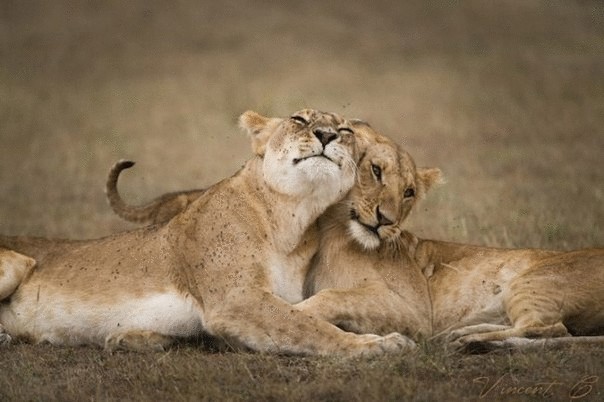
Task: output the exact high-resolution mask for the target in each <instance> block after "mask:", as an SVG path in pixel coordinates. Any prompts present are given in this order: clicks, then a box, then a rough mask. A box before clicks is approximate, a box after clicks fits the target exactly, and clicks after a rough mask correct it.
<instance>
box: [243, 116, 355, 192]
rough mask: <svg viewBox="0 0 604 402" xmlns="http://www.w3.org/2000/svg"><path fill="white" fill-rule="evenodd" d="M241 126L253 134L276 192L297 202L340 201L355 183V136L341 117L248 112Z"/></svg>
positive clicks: (350, 127) (268, 181) (271, 184)
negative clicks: (272, 115) (312, 198)
mask: <svg viewBox="0 0 604 402" xmlns="http://www.w3.org/2000/svg"><path fill="white" fill-rule="evenodd" d="M240 120H241V124H242V126H243V127H244V128H246V129H248V131H250V133H251V134H252V142H253V144H252V145H253V148H254V151H255V152H256V153H257V154H258V155H260V156H262V157H263V159H264V162H263V165H264V178H265V181H266V182H267V183H268V184H269V185H270V186H271V187H272V188H273V189H274V190H276V191H278V192H280V193H283V194H287V195H291V196H297V197H307V196H311V195H316V196H320V197H321V198H324V199H326V200H329V202H330V203H333V202H336V201H337V200H339V199H341V198H342V197H343V196H344V195H345V194H346V193H347V192H348V191H349V190H350V188H351V187H352V185H353V184H354V179H355V163H354V161H355V149H356V148H355V137H354V132H353V129H352V126H351V125H350V124H349V123H348V122H347V121H346V120H345V119H344V118H342V117H340V116H338V115H336V114H332V113H324V112H319V111H316V110H311V109H304V110H301V111H299V112H296V113H294V114H293V115H292V116H291V117H289V118H266V117H262V116H260V115H258V114H257V113H254V112H246V113H244V114H243V115H242V117H241V119H240Z"/></svg>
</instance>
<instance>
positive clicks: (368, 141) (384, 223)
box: [344, 121, 441, 249]
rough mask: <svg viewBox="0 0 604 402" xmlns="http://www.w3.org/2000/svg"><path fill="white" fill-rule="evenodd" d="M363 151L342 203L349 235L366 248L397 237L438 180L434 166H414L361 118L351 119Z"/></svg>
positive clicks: (391, 143)
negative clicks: (417, 205)
mask: <svg viewBox="0 0 604 402" xmlns="http://www.w3.org/2000/svg"><path fill="white" fill-rule="evenodd" d="M352 124H353V127H354V130H355V133H356V135H357V136H358V141H359V142H361V143H362V144H363V145H362V148H363V153H362V154H361V157H360V160H359V162H358V169H357V170H358V171H357V181H356V185H355V186H354V187H353V189H352V190H351V191H350V193H349V195H348V197H347V198H346V200H345V202H344V205H345V206H346V207H347V208H348V212H349V220H348V228H349V233H350V235H351V236H352V238H353V239H354V240H355V241H356V242H358V243H359V244H360V245H362V246H363V247H364V248H365V249H376V248H378V247H379V246H380V245H381V244H382V243H384V242H389V241H396V240H397V239H398V238H399V236H400V234H401V232H402V230H403V222H404V221H405V218H406V217H407V216H408V215H409V213H410V212H411V209H412V208H413V206H414V205H415V204H416V203H417V201H418V200H420V199H421V198H422V197H423V196H424V195H425V194H426V192H427V191H428V189H430V187H432V185H434V184H435V183H437V182H439V181H440V180H441V171H440V169H436V168H417V167H416V166H415V162H414V161H413V159H412V158H411V156H410V155H409V154H408V153H407V152H406V151H404V150H402V149H400V147H398V146H397V145H396V144H395V143H394V142H392V141H391V140H390V139H388V138H387V137H384V136H382V135H380V134H378V133H376V132H375V131H374V130H373V129H372V128H371V127H370V126H369V125H367V124H366V123H364V122H361V121H353V122H352Z"/></svg>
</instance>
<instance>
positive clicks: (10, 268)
mask: <svg viewBox="0 0 604 402" xmlns="http://www.w3.org/2000/svg"><path fill="white" fill-rule="evenodd" d="M35 264H36V260H34V259H33V258H30V257H27V256H25V255H23V254H19V253H16V252H14V251H12V250H7V249H5V248H0V301H2V300H4V299H6V298H8V297H10V296H11V295H12V294H13V292H14V291H15V289H17V287H18V286H19V285H20V284H21V282H22V281H23V280H24V279H25V278H26V277H27V275H29V273H30V272H31V270H32V268H33V267H34V265H35ZM10 341H11V337H10V335H9V334H7V333H6V331H5V329H4V327H3V326H2V324H1V323H0V346H4V345H7V344H9V343H10Z"/></svg>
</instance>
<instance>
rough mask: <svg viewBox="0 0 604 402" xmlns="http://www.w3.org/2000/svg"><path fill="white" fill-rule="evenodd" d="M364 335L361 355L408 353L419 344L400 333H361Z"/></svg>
mask: <svg viewBox="0 0 604 402" xmlns="http://www.w3.org/2000/svg"><path fill="white" fill-rule="evenodd" d="M361 337H363V338H364V339H363V341H362V350H361V353H360V355H361V356H376V355H382V354H394V353H407V352H410V351H412V350H415V349H416V348H417V344H416V343H415V342H414V341H413V340H411V339H410V338H407V337H406V336H403V335H401V334H399V333H396V332H393V333H391V334H388V335H386V336H378V335H369V334H367V335H361Z"/></svg>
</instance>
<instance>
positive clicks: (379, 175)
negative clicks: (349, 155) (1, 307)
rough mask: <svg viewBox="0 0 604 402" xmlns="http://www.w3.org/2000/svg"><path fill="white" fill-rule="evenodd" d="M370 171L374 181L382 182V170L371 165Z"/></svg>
mask: <svg viewBox="0 0 604 402" xmlns="http://www.w3.org/2000/svg"><path fill="white" fill-rule="evenodd" d="M371 171H372V172H373V175H374V176H375V178H376V179H378V180H382V168H381V167H379V166H378V165H374V164H373V163H372V164H371Z"/></svg>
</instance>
